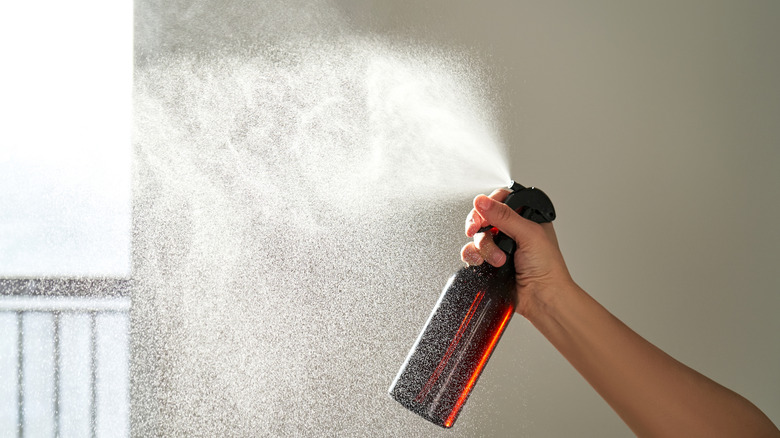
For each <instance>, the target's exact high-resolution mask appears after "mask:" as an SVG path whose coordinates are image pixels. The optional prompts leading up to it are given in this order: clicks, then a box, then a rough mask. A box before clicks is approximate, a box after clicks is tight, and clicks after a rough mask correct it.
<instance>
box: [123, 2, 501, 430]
mask: <svg viewBox="0 0 780 438" xmlns="http://www.w3.org/2000/svg"><path fill="white" fill-rule="evenodd" d="M201 3H202V2H201ZM207 3H208V2H207ZM228 3H230V2H228ZM176 4H177V3H175V2H151V1H142V2H141V3H140V4H139V6H138V10H139V11H140V12H139V15H138V16H139V23H138V26H139V27H140V28H143V27H144V25H145V24H146V25H147V26H148V27H149V29H151V30H147V31H139V32H138V33H137V39H136V44H137V46H139V45H140V46H139V48H138V50H137V53H140V54H143V56H142V57H139V59H137V60H136V70H135V90H134V111H135V130H134V154H135V156H134V172H135V174H134V181H135V182H134V190H133V197H134V206H133V209H134V217H133V222H134V234H133V257H134V259H133V261H134V273H133V278H134V285H135V287H134V290H133V306H132V309H131V319H132V321H131V327H132V333H131V341H132V343H133V345H132V349H131V351H132V364H131V385H132V389H133V390H132V393H131V394H132V400H131V403H132V405H131V427H132V429H133V434H134V435H138V436H248V435H254V436H317V435H327V434H333V433H334V431H338V434H339V435H340V436H367V435H405V436H431V434H435V433H436V432H437V431H436V430H430V429H424V427H425V426H426V424H425V422H421V421H419V419H418V418H416V417H414V416H411V415H407V413H406V412H405V411H404V410H402V409H398V405H397V404H396V403H395V402H393V401H392V400H390V399H388V397H387V396H386V388H387V383H388V380H389V378H391V377H392V376H393V374H394V373H395V372H396V371H397V365H398V364H397V355H398V354H403V351H406V350H407V349H408V347H409V338H410V336H411V338H412V339H413V337H414V334H415V332H416V331H417V330H418V329H419V326H420V323H421V321H422V320H424V318H425V314H427V313H428V310H429V309H430V307H429V306H430V305H431V304H433V302H434V301H435V299H436V297H435V293H434V294H431V291H433V290H437V289H438V288H439V287H440V286H441V284H440V281H441V280H442V278H441V276H440V274H441V273H443V275H446V273H448V272H451V270H452V269H453V267H454V266H457V265H458V264H459V263H460V262H459V260H458V255H457V254H458V252H457V251H458V248H460V246H461V245H462V244H463V239H462V237H461V235H460V230H461V229H462V222H463V218H464V216H465V212H464V211H462V208H463V206H464V205H467V203H468V201H469V200H470V199H471V198H473V196H474V195H475V194H476V193H484V192H486V191H490V190H491V189H492V188H495V187H497V186H501V185H505V184H506V181H507V180H508V172H507V170H506V169H507V166H506V159H505V156H504V151H503V146H502V143H501V141H500V139H499V137H498V135H497V130H496V127H495V126H494V120H495V117H494V114H493V112H492V111H491V107H490V103H489V97H490V96H489V92H486V91H484V90H483V84H485V83H486V81H485V80H484V77H483V76H482V75H481V74H480V72H479V71H478V69H475V68H474V66H473V65H474V62H473V60H471V59H469V57H467V56H464V55H462V54H458V53H453V52H450V51H443V50H438V49H433V48H428V47H420V46H415V45H408V44H400V43H395V42H387V41H383V40H381V39H378V38H373V37H359V36H355V35H352V34H351V33H350V32H349V31H348V26H347V25H346V24H345V23H344V22H342V21H339V19H338V17H335V18H334V15H333V14H332V11H331V10H330V9H328V8H327V7H325V6H322V5H320V6H314V7H312V6H306V7H304V8H302V9H301V11H300V14H299V16H298V15H296V12H295V9H294V8H291V7H290V6H289V4H288V3H287V2H276V3H274V2H258V6H257V7H258V9H259V10H258V11H254V10H252V9H251V8H249V9H247V8H246V4H242V5H243V6H241V7H240V8H228V7H225V4H224V2H220V3H219V4H216V2H215V3H214V4H209V5H210V6H209V5H207V6H209V7H198V5H200V3H198V2H194V3H192V5H190V6H188V7H187V8H186V11H179V10H176V11H171V10H169V9H168V8H174V6H172V5H176ZM201 6H203V5H201ZM312 8H313V9H312ZM235 11H240V14H238V12H235ZM184 12H186V13H184ZM234 12H235V13H236V14H238V15H240V17H238V18H237V19H236V20H233V19H232V18H230V17H229V16H228V17H226V16H224V14H228V15H229V14H231V13H234ZM318 14H319V15H318ZM320 16H322V17H324V18H323V20H325V21H326V22H327V23H329V24H328V27H327V29H319V30H317V27H318V26H317V24H316V20H315V23H314V24H312V20H313V18H312V17H315V18H316V17H320ZM171 17H185V18H186V19H187V20H189V21H187V22H186V25H182V24H181V23H174V24H166V25H163V24H165V23H164V22H165V20H172V19H173V18H171ZM228 18H230V19H228ZM176 19H184V18H176ZM161 22H163V24H160V23H161ZM223 22H224V24H225V26H224V29H222V28H214V29H212V27H213V26H216V24H215V23H217V24H218V23H223ZM260 24H262V25H260ZM188 29H190V31H191V34H190V33H186V32H188ZM204 29H210V31H209V32H204ZM257 29H259V30H257ZM333 29H335V30H333ZM254 31H257V32H263V34H262V35H259V36H257V35H255V34H252V33H251V32H254ZM164 32H169V33H168V34H164ZM177 32H180V33H181V34H177ZM242 32H243V34H245V35H249V36H247V37H246V39H245V40H243V41H242V43H241V44H235V46H234V45H233V43H232V42H230V41H228V42H225V41H221V42H219V41H218V43H219V44H217V43H214V42H213V41H211V40H208V38H211V37H213V38H221V37H222V36H224V35H228V34H232V35H237V34H241V33H242ZM209 35H211V37H210V36H209ZM296 35H303V36H300V37H299V36H296ZM204 40H206V41H205V42H204ZM199 41H200V42H202V44H201V43H198V42H199ZM247 41H249V42H247ZM193 42H195V43H198V44H195V43H193ZM193 44H194V45H193ZM345 370H349V372H345ZM459 429H461V430H462V433H469V430H468V428H467V427H466V428H463V427H461V428H459ZM471 432H473V431H471ZM457 433H460V432H456V434H457Z"/></svg>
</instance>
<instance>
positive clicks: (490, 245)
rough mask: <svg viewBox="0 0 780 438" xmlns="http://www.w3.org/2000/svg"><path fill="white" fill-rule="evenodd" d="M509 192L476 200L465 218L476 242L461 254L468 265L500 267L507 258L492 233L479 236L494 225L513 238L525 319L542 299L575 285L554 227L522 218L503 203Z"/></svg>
mask: <svg viewBox="0 0 780 438" xmlns="http://www.w3.org/2000/svg"><path fill="white" fill-rule="evenodd" d="M509 193H510V192H509V190H506V189H498V190H496V191H494V192H493V193H492V194H491V195H490V196H484V195H479V196H477V197H476V198H474V209H473V210H471V213H469V215H468V217H467V218H466V235H467V236H469V237H473V238H474V241H473V242H470V243H468V244H467V245H466V246H464V247H463V249H462V250H461V258H462V259H463V261H464V262H466V263H468V264H469V265H479V264H482V263H483V262H485V261H487V262H488V263H490V264H491V265H493V266H496V267H499V266H502V265H503V264H504V263H506V258H507V255H506V253H504V251H502V250H501V249H499V248H498V247H497V246H496V244H495V243H494V242H493V236H492V234H491V233H489V232H487V233H478V232H477V231H478V230H479V229H480V228H482V227H485V226H488V225H492V226H494V227H496V228H498V229H499V230H501V231H503V232H504V234H506V235H508V236H509V237H511V238H512V239H513V240H514V241H515V243H516V244H517V249H516V250H515V255H514V261H513V262H514V264H515V271H516V282H517V288H516V293H517V298H518V306H517V312H518V313H520V314H521V315H524V316H526V317H528V316H529V314H530V313H531V312H533V311H534V308H535V306H537V305H538V304H539V303H540V301H539V298H541V297H542V296H543V295H547V296H546V297H545V298H549V295H550V294H555V291H556V290H560V289H561V288H563V287H567V286H571V285H572V284H573V283H574V282H573V280H572V279H571V276H570V275H569V271H568V269H567V268H566V263H565V262H564V261H563V255H561V251H560V249H559V248H558V239H557V237H556V236H555V230H554V229H553V226H552V224H551V223H545V224H537V223H536V222H533V221H530V220H528V219H525V218H523V217H521V216H520V215H519V214H517V213H516V212H515V211H513V210H512V209H511V208H510V207H509V206H507V205H506V204H504V203H503V201H504V199H506V197H507V195H509Z"/></svg>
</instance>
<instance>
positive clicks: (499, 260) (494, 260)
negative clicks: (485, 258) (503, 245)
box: [490, 251, 504, 267]
mask: <svg viewBox="0 0 780 438" xmlns="http://www.w3.org/2000/svg"><path fill="white" fill-rule="evenodd" d="M490 264H491V265H493V266H496V267H499V266H503V264H504V253H503V252H502V251H496V252H494V253H493V254H490Z"/></svg>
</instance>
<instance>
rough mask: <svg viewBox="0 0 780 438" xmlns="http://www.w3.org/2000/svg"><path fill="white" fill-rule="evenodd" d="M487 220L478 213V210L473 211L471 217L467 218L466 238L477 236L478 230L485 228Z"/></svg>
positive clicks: (470, 213)
mask: <svg viewBox="0 0 780 438" xmlns="http://www.w3.org/2000/svg"><path fill="white" fill-rule="evenodd" d="M484 222H485V219H483V218H482V216H480V215H479V213H477V210H474V209H472V210H471V212H469V215H468V216H466V236H468V237H472V236H474V234H476V232H477V230H479V229H480V228H482V227H483V225H482V224H483V223H484Z"/></svg>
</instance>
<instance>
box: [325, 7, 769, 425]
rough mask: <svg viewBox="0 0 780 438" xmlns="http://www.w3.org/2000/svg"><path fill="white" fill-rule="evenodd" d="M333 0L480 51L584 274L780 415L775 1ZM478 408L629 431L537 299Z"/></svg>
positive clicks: (393, 27)
mask: <svg viewBox="0 0 780 438" xmlns="http://www.w3.org/2000/svg"><path fill="white" fill-rule="evenodd" d="M337 4H338V5H339V7H340V8H341V9H342V11H344V13H345V14H346V15H347V16H348V17H349V18H350V19H351V21H352V22H353V23H354V24H355V26H356V27H358V28H359V29H363V30H364V31H366V32H375V33H379V34H383V35H391V36H394V37H397V38H400V39H403V40H416V41H422V42H426V43H429V44H433V45H441V46H445V47H456V48H459V49H465V50H470V51H473V52H474V53H477V54H478V56H479V57H480V58H482V60H483V61H484V62H485V63H486V66H487V69H488V71H489V72H490V73H491V74H492V76H493V77H494V78H495V82H494V83H493V84H491V86H494V87H496V92H497V94H498V96H500V98H501V100H502V102H501V104H500V105H499V106H500V108H501V109H502V111H503V113H502V114H501V117H502V121H501V122H502V123H503V126H505V131H504V132H503V135H504V138H505V140H506V142H507V144H509V145H511V146H510V157H511V167H512V173H513V177H514V178H516V179H517V180H519V181H521V182H522V183H523V184H529V185H536V186H538V187H541V188H543V189H544V190H545V191H546V192H547V193H548V194H549V195H550V196H551V197H552V199H553V201H554V202H555V204H556V207H557V209H558V214H559V217H558V219H557V221H556V229H557V231H558V234H559V238H560V241H561V245H562V249H563V252H564V255H565V256H566V260H567V262H568V264H569V267H570V269H571V271H572V274H573V275H574V277H575V279H576V280H577V281H578V282H579V284H580V285H581V286H583V287H584V288H585V289H586V290H588V291H589V292H590V293H591V294H592V295H593V296H595V297H596V298H597V299H598V300H599V301H600V302H601V303H602V304H604V305H605V306H606V307H607V308H608V309H610V310H611V311H612V312H613V313H614V314H616V315H617V316H618V317H619V318H621V319H622V320H623V321H625V322H626V323H627V324H628V325H630V326H631V327H632V328H633V329H635V330H636V331H637V332H639V333H640V334H641V335H643V336H644V337H646V338H647V339H649V340H650V341H652V342H654V343H655V344H657V345H658V346H660V347H661V348H662V349H664V350H665V351H667V352H668V353H670V354H672V355H673V356H674V357H676V358H677V359H679V360H681V361H683V362H684V363H686V364H688V365H689V366H691V367H693V368H695V369H697V370H699V371H700V372H702V373H704V374H705V375H707V376H709V377H711V378H713V379H714V380H716V381H718V382H720V383H721V384H723V385H725V386H727V387H729V388H731V389H733V390H735V391H737V392H738V393H740V394H742V395H744V396H745V397H747V398H748V399H750V400H751V401H752V402H753V403H755V404H756V405H757V406H759V407H760V408H761V409H762V410H763V411H764V412H765V413H766V414H767V415H768V416H769V417H770V418H771V419H772V420H773V421H774V422H775V423H776V424H780V373H779V371H780V340H779V338H778V335H779V334H780V319H778V318H777V317H776V314H777V311H778V310H780V294H779V293H778V292H780V280H779V279H778V272H777V261H778V260H780V231H778V224H779V223H780V206H779V205H778V200H780V195H778V189H780V50H779V49H778V43H777V42H778V41H780V26H777V23H778V22H780V4H778V3H777V2H771V1H764V2H761V1H750V2H736V1H729V2H723V1H683V2H678V1H663V2H652V3H637V2H620V1H595V2H577V1H556V2H542V1H537V2H533V1H489V2H470V1H450V0H447V1H444V0H435V1H425V2H412V1H393V2H390V1H363V0H361V1H357V0H342V1H339V2H337ZM468 410H472V411H474V412H472V413H471V415H469V413H468ZM492 410H495V412H494V413H491V412H490V411H492ZM469 417H471V418H474V419H475V420H478V421H483V422H485V424H484V425H481V426H480V430H483V431H484V434H485V435H486V436H510V435H514V436H532V437H541V436H550V437H553V436H555V437H557V436H594V437H595V436H599V437H606V436H628V435H630V430H629V429H628V428H626V427H625V426H624V425H623V424H622V422H621V421H620V419H619V418H618V417H617V415H616V414H614V413H613V412H612V411H611V409H610V408H609V407H608V406H607V405H606V403H604V402H603V401H602V400H601V399H600V398H599V397H598V396H597V394H596V393H595V391H593V390H592V389H591V388H590V387H589V386H588V385H587V383H586V382H585V381H584V380H583V379H582V378H581V377H580V376H579V375H578V374H577V373H576V371H574V370H573V368H571V367H570V366H569V364H568V363H567V362H566V361H565V360H564V359H563V358H562V357H561V356H560V355H559V354H558V353H557V352H556V351H555V350H554V349H553V348H552V347H551V346H550V345H549V344H548V343H547V342H546V340H545V339H544V338H543V337H541V335H539V333H538V332H536V330H535V329H534V328H533V327H532V326H531V325H530V324H529V323H527V322H526V321H524V320H522V318H515V319H514V322H513V323H512V324H510V327H509V329H508V332H507V333H506V335H505V336H504V340H503V341H502V342H501V346H500V348H498V349H497V351H496V353H495V354H494V356H493V359H492V360H491V362H490V365H489V366H488V367H487V368H486V371H485V373H484V374H483V377H482V379H481V381H480V385H478V386H477V389H476V390H475V393H474V394H473V396H472V397H471V399H470V402H469V404H468V406H467V410H466V411H464V415H462V420H461V421H462V422H465V421H469V420H466V418H469ZM456 428H457V425H456Z"/></svg>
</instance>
